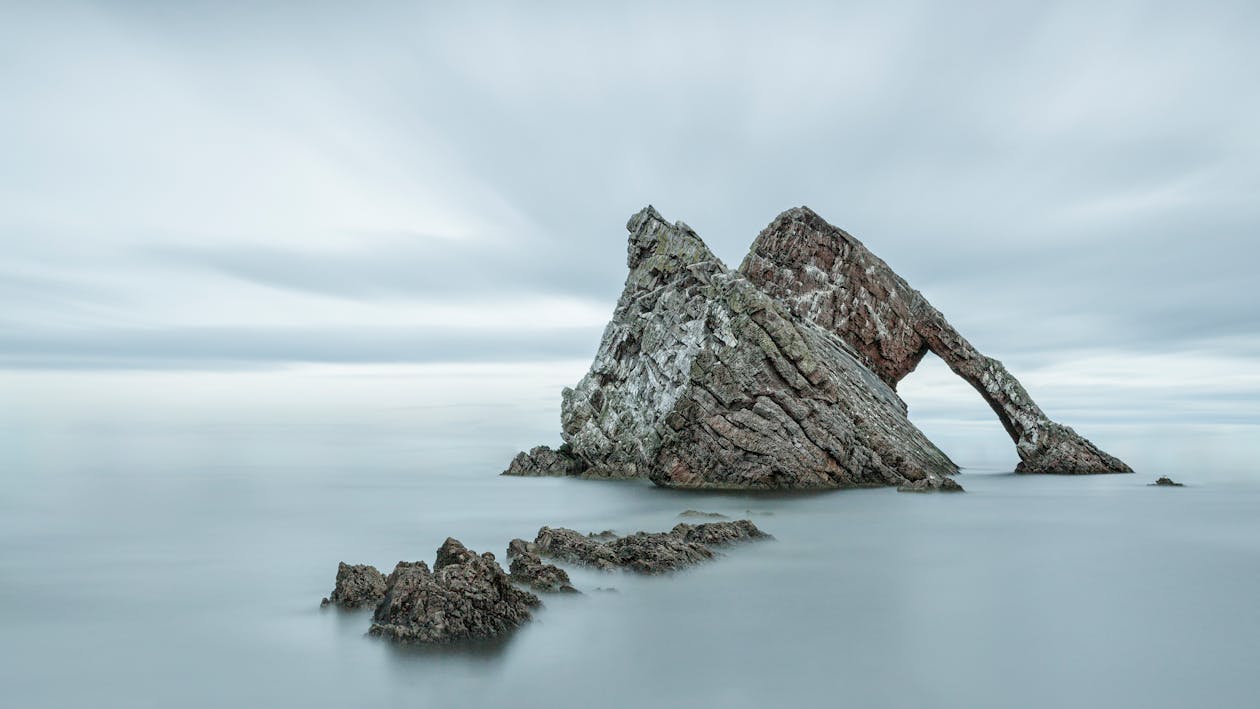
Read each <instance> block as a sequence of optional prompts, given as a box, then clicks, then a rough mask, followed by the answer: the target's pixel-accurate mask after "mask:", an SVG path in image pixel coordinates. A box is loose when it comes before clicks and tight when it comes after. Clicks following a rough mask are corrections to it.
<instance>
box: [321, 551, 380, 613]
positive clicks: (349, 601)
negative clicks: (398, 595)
mask: <svg viewBox="0 0 1260 709" xmlns="http://www.w3.org/2000/svg"><path fill="white" fill-rule="evenodd" d="M384 595H385V574H382V573H381V572H380V571H377V570H376V567H375V566H368V565H367V564H347V563H345V562H344V561H343V562H341V563H339V564H337V580H336V581H335V582H334V584H333V591H332V593H331V594H330V595H329V596H328V598H325V599H324V600H323V601H321V602H320V605H321V606H328V605H334V606H340V607H342V608H362V607H364V606H374V605H376V604H377V603H378V602H380V600H381V597H382V596H384Z"/></svg>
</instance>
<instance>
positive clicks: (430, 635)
mask: <svg viewBox="0 0 1260 709" xmlns="http://www.w3.org/2000/svg"><path fill="white" fill-rule="evenodd" d="M538 603H539V601H538V597H537V596H535V595H533V594H532V593H529V592H527V591H522V590H521V589H519V588H517V587H516V586H514V585H513V584H512V582H511V581H510V580H509V578H508V575H507V574H506V573H504V571H503V569H502V568H501V567H500V566H499V564H498V563H497V562H496V561H495V559H494V555H493V554H490V553H488V552H487V553H485V554H481V555H478V554H477V553H476V552H473V551H471V550H469V549H467V548H465V547H464V545H463V544H461V543H459V541H457V540H455V539H447V540H446V542H445V543H443V544H442V546H441V547H440V548H439V549H438V552H437V559H436V561H435V562H434V564H433V570H432V571H430V570H429V567H428V566H427V565H426V564H425V563H424V562H403V563H400V564H399V565H398V567H396V568H395V569H394V572H393V573H391V574H390V575H389V579H388V585H387V588H386V589H385V594H384V597H383V598H382V599H381V601H380V604H379V605H378V606H377V607H376V613H375V614H374V616H373V622H372V627H371V629H370V630H369V631H368V632H369V633H370V634H372V635H376V636H380V637H386V638H389V639H391V640H395V641H398V642H404V643H449V642H454V641H458V640H471V639H478V638H492V637H495V636H498V635H502V634H504V633H506V632H509V631H511V630H513V629H515V628H516V627H518V626H520V625H521V624H522V623H524V622H525V621H527V620H529V619H530V617H531V615H530V608H531V607H533V606H536V605H538Z"/></svg>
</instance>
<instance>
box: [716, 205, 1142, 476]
mask: <svg viewBox="0 0 1260 709" xmlns="http://www.w3.org/2000/svg"><path fill="white" fill-rule="evenodd" d="M739 270H740V272H741V273H742V274H743V275H744V276H746V277H747V278H748V279H749V280H750V281H752V282H753V283H755V284H757V286H758V287H759V288H761V290H763V291H765V292H766V293H767V294H769V295H770V296H771V297H773V298H774V299H776V300H777V301H779V302H780V303H783V304H784V305H785V306H786V307H787V308H788V309H790V310H791V311H792V313H793V315H795V316H796V317H798V318H801V319H804V320H808V321H810V322H813V323H816V324H818V325H820V326H821V327H823V328H826V329H827V330H828V331H830V332H833V333H835V334H837V335H839V336H840V337H841V338H842V339H843V340H844V341H845V343H846V344H848V345H849V346H850V347H851V348H853V349H854V350H856V351H857V352H858V353H859V354H860V356H861V358H862V361H863V363H864V364H866V365H867V366H868V367H869V368H870V370H871V371H873V372H874V373H875V374H877V375H878V376H879V377H880V379H881V380H883V381H884V383H886V384H887V385H888V386H890V387H896V385H897V382H899V381H901V380H902V379H903V378H904V377H905V376H906V375H907V374H909V373H910V372H912V371H914V369H915V367H916V366H918V364H919V362H920V360H922V359H923V357H924V355H925V354H927V353H928V352H933V353H935V354H936V355H938V356H939V357H940V358H941V359H942V360H944V361H945V364H947V365H949V368H950V369H952V370H953V371H954V373H955V374H957V375H958V376H960V377H962V378H963V379H964V380H965V381H966V382H967V383H968V384H971V386H972V387H974V388H975V389H976V390H977V391H978V392H979V393H980V395H981V396H982V397H983V398H984V400H985V401H987V402H988V403H989V406H990V407H992V408H993V412H994V413H995V414H997V417H998V420H999V421H1001V422H1002V425H1003V427H1005V428H1006V431H1007V433H1008V434H1009V435H1010V437H1011V439H1012V440H1013V441H1015V447H1016V450H1017V451H1018V453H1019V457H1020V463H1019V466H1018V467H1017V468H1016V471H1017V472H1024V473H1064V474H1078V473H1129V472H1133V471H1132V470H1131V469H1130V468H1129V466H1127V465H1125V464H1124V463H1123V462H1121V461H1120V460H1119V459H1117V458H1115V457H1113V456H1111V455H1108V454H1107V453H1105V452H1103V451H1102V450H1101V449H1099V448H1098V447H1097V446H1095V445H1094V444H1093V443H1091V442H1089V441H1088V440H1086V439H1085V438H1082V437H1081V436H1080V435H1078V434H1077V433H1076V432H1075V431H1073V430H1072V429H1071V428H1068V427H1067V426H1064V425H1062V424H1059V423H1056V422H1054V421H1052V420H1050V418H1049V417H1048V416H1046V414H1045V413H1044V412H1043V411H1042V410H1041V408H1040V407H1038V406H1037V404H1036V403H1035V402H1034V401H1033V399H1032V397H1031V396H1029V395H1028V392H1027V391H1026V390H1025V389H1024V387H1023V385H1021V384H1020V383H1019V381H1018V380H1017V379H1015V377H1014V376H1012V375H1011V373H1010V372H1008V371H1007V370H1006V368H1005V367H1004V366H1002V363H1001V362H999V361H997V360H996V359H993V358H991V357H986V356H984V355H982V354H981V353H980V352H979V351H977V350H976V349H975V348H974V347H973V346H972V345H971V343H970V342H968V341H967V340H966V338H964V337H963V336H962V335H961V334H959V333H958V331H957V330H955V329H954V328H953V326H952V325H950V324H949V322H948V321H947V320H946V319H945V316H944V315H942V314H941V313H940V311H938V310H937V309H936V308H934V307H932V305H931V304H930V303H928V301H927V299H926V298H924V297H923V295H922V294H921V293H919V292H918V291H916V290H914V289H913V288H911V287H910V286H909V284H907V283H906V281H905V280H903V279H902V278H901V277H900V276H898V275H897V274H896V273H895V272H893V270H892V269H891V268H889V266H888V264H886V263H884V261H882V260H881V259H880V258H878V257H877V256H875V255H874V254H872V253H871V252H870V251H869V250H868V249H867V248H866V247H865V246H864V245H863V244H862V242H860V241H858V240H857V239H856V238H854V237H853V236H852V235H850V234H848V233H847V232H845V231H844V230H842V229H839V228H837V227H834V226H832V225H831V224H828V223H827V222H826V221H825V220H823V218H822V217H820V216H818V215H817V214H815V213H814V212H813V211H811V210H810V209H808V208H807V207H798V208H795V209H789V210H788V211H786V212H784V213H782V214H780V215H779V216H778V217H777V218H776V219H775V220H774V221H773V222H771V223H770V225H769V226H767V227H766V228H765V230H763V231H762V232H761V234H760V235H758V236H757V239H756V241H754V242H753V245H752V249H751V250H750V252H749V254H748V256H747V257H746V258H745V259H744V263H743V264H742V265H741V266H740V269H739Z"/></svg>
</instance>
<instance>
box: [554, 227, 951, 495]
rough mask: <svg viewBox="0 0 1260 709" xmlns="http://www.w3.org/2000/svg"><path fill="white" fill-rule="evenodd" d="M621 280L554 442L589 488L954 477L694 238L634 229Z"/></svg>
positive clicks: (815, 338)
mask: <svg viewBox="0 0 1260 709" xmlns="http://www.w3.org/2000/svg"><path fill="white" fill-rule="evenodd" d="M627 228H628V229H629V231H630V240H629V255H628V259H627V263H628V265H629V267H630V273H629V275H628V277H627V279H626V285H625V289H624V291H623V292H622V295H621V298H620V299H619V300H618V303H617V308H616V311H615V312H614V314H613V318H612V320H611V322H609V324H608V327H607V328H606V329H605V331H604V337H603V340H602V342H601V343H600V348H599V351H598V353H597V354H596V356H595V361H594V363H593V364H592V365H591V368H590V371H589V372H588V373H587V375H586V376H585V377H583V379H582V381H581V382H579V383H578V384H577V386H575V387H573V388H572V389H565V390H564V392H563V394H562V405H561V422H562V426H563V436H564V439H565V441H566V442H567V443H568V444H569V446H570V448H571V450H572V452H573V455H574V456H575V457H576V458H579V459H581V460H582V461H583V463H584V464H585V465H586V466H588V468H589V469H590V471H592V472H594V473H595V474H604V475H613V476H627V477H635V476H640V477H648V478H650V479H651V480H652V481H653V482H656V483H657V484H660V485H665V486H671V487H713V488H832V487H851V486H869V485H897V484H901V483H903V482H905V481H907V480H919V479H922V478H925V477H928V476H929V475H950V474H953V473H954V472H956V470H957V467H956V466H955V465H954V464H953V462H952V461H950V460H949V458H948V457H947V456H946V455H945V454H944V453H942V452H941V451H940V450H939V449H937V448H936V446H934V445H932V443H931V442H930V441H928V440H927V438H926V437H924V436H923V434H922V433H921V432H920V431H919V430H918V429H917V428H915V426H914V425H913V424H911V423H910V421H909V420H908V419H907V418H906V407H905V404H904V403H903V402H902V401H901V399H900V398H898V397H897V395H896V393H895V392H893V390H892V389H891V388H890V387H889V386H887V385H886V384H885V383H884V382H883V381H881V380H880V379H879V378H878V377H876V376H875V375H873V374H872V373H871V372H870V371H869V370H868V369H867V368H866V367H865V365H863V364H862V363H861V361H860V360H859V359H858V358H857V356H856V354H855V353H853V352H852V351H851V350H850V349H849V348H848V347H847V345H845V343H844V342H843V341H842V340H841V339H840V338H839V337H838V336H836V335H835V334H833V333H831V332H828V331H826V330H824V329H823V328H821V327H819V326H817V325H816V324H814V323H812V322H808V321H804V320H801V319H799V318H796V317H794V316H793V315H792V314H791V313H790V312H789V311H788V310H787V309H786V308H784V307H783V306H782V305H780V304H779V303H778V302H776V301H775V300H774V299H773V298H771V297H769V296H767V295H766V294H765V293H763V292H762V291H761V290H759V289H758V288H757V287H756V286H755V285H754V284H753V283H752V282H750V281H749V280H748V279H746V278H744V277H743V276H741V275H740V274H738V273H736V272H733V271H731V270H730V269H728V268H727V267H726V266H724V265H723V264H722V263H721V261H719V260H718V259H717V257H716V256H714V255H713V254H712V252H710V251H709V249H708V247H706V246H705V245H704V242H703V241H701V240H700V238H699V237H698V236H697V235H696V233H695V232H694V231H692V230H691V229H690V227H687V226H686V225H685V224H683V223H682V222H678V223H675V224H670V223H668V222H666V221H665V220H664V219H663V218H662V217H661V216H660V214H658V213H657V212H656V210H654V209H652V208H651V207H647V208H645V209H644V210H642V211H640V212H639V213H638V214H635V215H634V216H633V217H631V219H630V221H629V223H628V224H627Z"/></svg>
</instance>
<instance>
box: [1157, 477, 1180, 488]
mask: <svg viewBox="0 0 1260 709" xmlns="http://www.w3.org/2000/svg"><path fill="white" fill-rule="evenodd" d="M1151 487H1185V485H1183V484H1181V483H1179V482H1173V479H1172V478H1169V477H1162V478H1160V479H1158V480H1156V481H1155V482H1153V483H1151Z"/></svg>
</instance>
